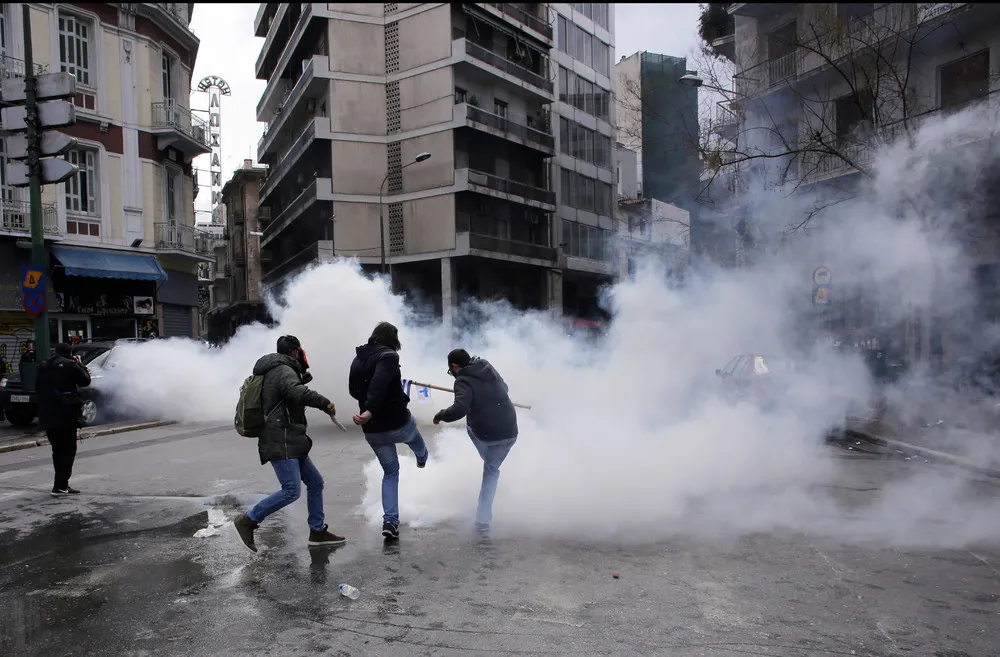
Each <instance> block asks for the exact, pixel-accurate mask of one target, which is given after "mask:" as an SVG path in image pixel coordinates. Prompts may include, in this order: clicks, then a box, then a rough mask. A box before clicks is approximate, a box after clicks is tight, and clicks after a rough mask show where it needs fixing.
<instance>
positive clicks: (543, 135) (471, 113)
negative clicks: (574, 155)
mask: <svg viewBox="0 0 1000 657" xmlns="http://www.w3.org/2000/svg"><path fill="white" fill-rule="evenodd" d="M466 107H467V108H468V109H467V110H466V116H468V118H469V120H470V121H475V122H476V123H482V124H483V125H486V126H489V127H491V128H494V129H496V130H500V131H502V132H506V133H507V134H509V135H513V136H515V137H519V138H521V139H524V140H526V141H530V142H534V143H536V144H539V145H541V146H544V147H545V148H549V149H554V148H555V145H556V140H555V137H553V136H552V133H551V132H543V131H541V130H539V129H537V128H529V127H528V126H526V125H522V124H521V123H518V122H517V121H516V120H515V119H512V118H510V117H504V116H500V115H498V114H494V113H492V112H487V111H486V110H484V109H481V108H479V107H475V106H474V105H467V106H466Z"/></svg>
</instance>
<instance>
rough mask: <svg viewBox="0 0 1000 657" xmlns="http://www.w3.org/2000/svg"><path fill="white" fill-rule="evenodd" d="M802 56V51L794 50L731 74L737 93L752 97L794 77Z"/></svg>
mask: <svg viewBox="0 0 1000 657" xmlns="http://www.w3.org/2000/svg"><path fill="white" fill-rule="evenodd" d="M802 57H803V53H802V52H801V51H799V50H795V51H794V52H790V53H788V54H787V55H782V56H781V57H777V58H775V59H771V60H768V61H766V62H762V63H760V64H757V65H756V66H752V67H750V68H748V69H746V70H745V71H740V72H739V73H737V74H736V75H734V76H733V81H734V82H735V84H736V93H737V95H740V96H744V97H753V96H756V95H758V94H762V93H765V92H767V91H769V90H770V89H771V88H772V87H775V86H777V85H779V84H781V83H784V82H787V81H788V80H792V79H794V78H795V77H796V76H797V75H798V73H799V71H800V69H801V61H802Z"/></svg>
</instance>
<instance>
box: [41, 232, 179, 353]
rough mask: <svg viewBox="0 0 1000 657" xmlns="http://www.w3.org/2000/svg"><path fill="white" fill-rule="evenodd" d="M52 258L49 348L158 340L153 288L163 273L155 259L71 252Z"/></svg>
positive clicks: (58, 251) (79, 250) (64, 250)
mask: <svg viewBox="0 0 1000 657" xmlns="http://www.w3.org/2000/svg"><path fill="white" fill-rule="evenodd" d="M52 255H53V258H52V286H53V288H54V290H55V297H56V298H55V303H54V304H53V306H52V308H51V314H50V320H49V334H50V339H51V340H52V341H53V344H54V343H55V342H77V341H80V340H87V339H99V340H117V339H120V338H135V337H158V336H159V322H158V320H157V313H156V295H157V285H159V284H162V283H163V282H164V281H166V279H167V273H166V272H165V271H164V270H163V268H162V267H161V266H160V264H159V263H158V262H157V260H156V257H155V256H152V255H146V254H139V253H127V252H115V251H98V250H92V249H83V248H70V247H52Z"/></svg>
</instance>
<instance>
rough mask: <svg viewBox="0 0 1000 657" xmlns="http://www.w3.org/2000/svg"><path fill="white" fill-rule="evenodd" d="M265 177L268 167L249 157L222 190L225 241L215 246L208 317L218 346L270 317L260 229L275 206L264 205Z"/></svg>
mask: <svg viewBox="0 0 1000 657" xmlns="http://www.w3.org/2000/svg"><path fill="white" fill-rule="evenodd" d="M266 177H267V169H266V168H265V167H260V166H254V163H253V160H249V159H248V160H244V161H243V166H242V167H241V168H239V169H237V170H236V171H234V172H233V177H232V178H230V179H229V181H228V182H226V184H225V185H223V187H222V209H223V212H222V213H221V214H222V215H223V216H224V219H225V232H224V235H225V238H226V239H223V240H221V241H218V242H216V248H215V254H216V263H215V267H214V270H215V271H214V281H213V284H212V306H211V310H210V311H209V314H208V318H207V319H208V334H207V337H208V339H209V340H212V341H213V342H220V341H224V340H227V339H229V338H231V337H232V336H233V334H234V333H235V332H236V329H237V328H239V327H240V326H243V325H245V324H251V323H253V322H266V321H268V319H269V318H268V315H267V310H266V308H265V306H264V299H263V296H262V294H261V292H262V290H261V284H260V276H261V253H260V238H261V234H262V233H261V229H262V227H263V226H265V225H267V223H268V222H269V221H270V219H271V210H270V208H266V207H265V208H262V207H260V188H261V185H263V183H264V180H265V178H266Z"/></svg>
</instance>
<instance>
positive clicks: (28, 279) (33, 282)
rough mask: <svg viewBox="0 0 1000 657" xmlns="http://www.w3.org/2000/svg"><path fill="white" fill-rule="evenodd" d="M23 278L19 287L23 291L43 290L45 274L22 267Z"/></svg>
mask: <svg viewBox="0 0 1000 657" xmlns="http://www.w3.org/2000/svg"><path fill="white" fill-rule="evenodd" d="M23 274H24V276H23V277H22V278H21V287H22V288H23V289H25V290H37V289H38V288H39V287H40V288H42V289H43V290H44V289H45V274H44V273H43V272H41V271H39V270H38V269H34V268H32V267H24V271H23Z"/></svg>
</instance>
